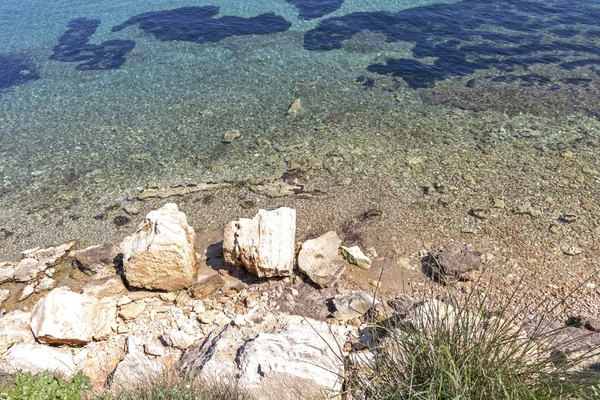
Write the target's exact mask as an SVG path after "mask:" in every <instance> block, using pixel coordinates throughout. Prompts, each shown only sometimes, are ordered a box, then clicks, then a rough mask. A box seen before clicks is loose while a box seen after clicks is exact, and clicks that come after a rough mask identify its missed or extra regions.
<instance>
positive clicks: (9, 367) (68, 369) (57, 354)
mask: <svg viewBox="0 0 600 400" xmlns="http://www.w3.org/2000/svg"><path fill="white" fill-rule="evenodd" d="M17 370H21V371H27V372H32V373H39V372H44V371H52V372H56V373H59V374H61V375H63V376H65V377H70V376H73V375H74V374H75V364H74V363H73V355H72V354H71V351H70V350H69V349H58V348H54V347H49V346H44V345H41V344H37V343H19V344H15V345H14V346H13V347H11V348H10V350H9V351H8V352H7V353H6V354H5V356H4V360H3V362H2V363H0V371H3V372H8V373H12V372H15V371H17Z"/></svg>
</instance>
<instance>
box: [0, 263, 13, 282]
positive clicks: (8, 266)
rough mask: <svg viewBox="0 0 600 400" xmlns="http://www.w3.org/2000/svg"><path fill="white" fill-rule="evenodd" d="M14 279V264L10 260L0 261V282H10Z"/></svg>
mask: <svg viewBox="0 0 600 400" xmlns="http://www.w3.org/2000/svg"><path fill="white" fill-rule="evenodd" d="M14 279H15V264H13V263H10V262H3V263H0V283H4V282H11V281H13V280H14Z"/></svg>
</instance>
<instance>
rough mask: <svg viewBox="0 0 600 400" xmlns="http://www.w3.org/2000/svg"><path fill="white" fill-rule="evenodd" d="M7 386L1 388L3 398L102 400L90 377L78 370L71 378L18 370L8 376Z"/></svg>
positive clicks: (19, 399) (49, 373) (5, 399)
mask: <svg viewBox="0 0 600 400" xmlns="http://www.w3.org/2000/svg"><path fill="white" fill-rule="evenodd" d="M8 378H9V379H7V381H9V384H7V385H6V386H7V387H3V388H0V399H2V400H32V399H35V400H84V399H86V400H87V399H95V400H101V399H104V398H102V397H97V396H95V395H94V394H93V392H92V384H91V382H90V379H89V378H88V377H87V376H85V375H83V374H82V373H81V372H78V373H77V374H76V375H75V376H73V377H72V378H71V379H69V380H64V379H62V378H61V377H60V376H59V375H57V374H55V373H51V372H43V373H40V374H32V373H30V372H22V371H17V372H16V373H15V374H12V375H10V376H8Z"/></svg>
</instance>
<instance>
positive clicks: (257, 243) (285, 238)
mask: <svg viewBox="0 0 600 400" xmlns="http://www.w3.org/2000/svg"><path fill="white" fill-rule="evenodd" d="M295 236H296V210H294V209H291V208H288V207H281V208H278V209H277V210H273V211H266V210H258V214H256V216H255V217H254V218H252V219H248V218H242V219H240V220H239V221H232V222H230V223H229V224H227V226H226V227H225V232H224V240H223V253H224V256H225V261H226V262H227V263H228V264H230V265H238V266H243V267H245V268H246V269H247V270H248V271H249V272H251V273H252V274H254V275H256V276H258V277H261V278H263V277H266V278H270V277H275V276H290V275H292V272H293V269H294V245H295Z"/></svg>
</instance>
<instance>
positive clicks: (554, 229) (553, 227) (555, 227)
mask: <svg viewBox="0 0 600 400" xmlns="http://www.w3.org/2000/svg"><path fill="white" fill-rule="evenodd" d="M548 230H549V231H550V232H552V233H560V231H561V228H560V226H558V225H556V224H550V227H548Z"/></svg>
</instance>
